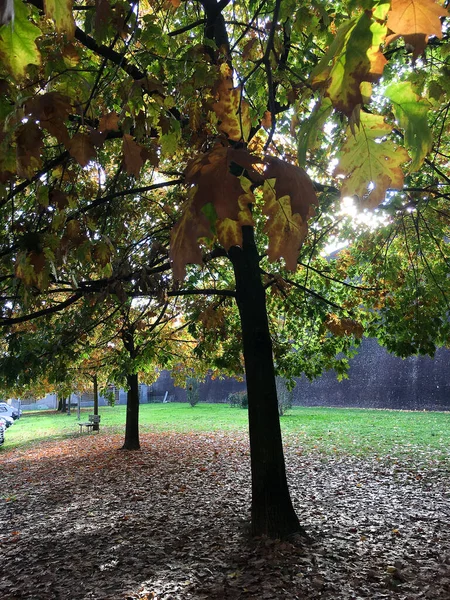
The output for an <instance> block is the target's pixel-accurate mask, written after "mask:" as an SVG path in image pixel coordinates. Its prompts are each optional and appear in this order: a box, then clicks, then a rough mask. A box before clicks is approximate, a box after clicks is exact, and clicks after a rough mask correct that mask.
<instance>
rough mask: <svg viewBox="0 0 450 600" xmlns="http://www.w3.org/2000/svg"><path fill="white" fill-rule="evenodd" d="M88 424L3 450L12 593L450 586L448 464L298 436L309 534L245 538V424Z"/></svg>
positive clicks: (353, 591) (367, 590)
mask: <svg viewBox="0 0 450 600" xmlns="http://www.w3.org/2000/svg"><path fill="white" fill-rule="evenodd" d="M121 442H122V438H121V436H107V435H104V434H103V433H101V434H100V435H94V434H84V435H80V436H78V437H74V438H72V439H68V440H64V441H62V442H61V441H58V442H53V441H51V442H47V443H41V444H40V445H39V446H36V447H35V448H31V449H30V448H28V449H26V450H11V451H9V452H8V451H5V450H6V449H4V450H3V452H2V454H1V460H2V463H3V464H2V470H1V497H0V560H1V564H2V580H1V582H0V597H2V599H3V600H16V599H24V598H26V599H27V600H47V599H49V600H53V599H55V600H56V599H63V598H71V599H72V600H75V599H86V600H88V599H108V600H116V599H117V600H125V599H129V600H137V599H140V600H149V599H154V600H169V599H171V600H178V599H199V600H202V599H204V600H207V599H216V598H217V599H227V600H240V599H249V598H250V599H253V598H255V599H258V600H272V599H273V600H275V599H277V600H279V599H295V598H298V599H300V598H301V599H306V600H310V599H319V598H320V599H329V600H341V599H342V600H344V599H345V600H350V599H360V598H370V599H371V600H381V599H384V598H396V599H397V600H413V599H416V598H417V599H419V598H420V599H429V600H440V599H442V600H444V599H448V598H449V597H450V536H449V533H450V532H449V523H450V508H449V500H450V486H449V485H448V483H449V473H448V471H445V470H443V469H442V467H440V466H439V463H435V464H430V465H428V468H424V467H423V466H420V467H419V466H417V468H415V467H414V465H413V464H412V463H411V461H409V462H404V463H402V462H399V461H398V460H394V459H392V460H391V459H388V458H385V459H383V460H377V459H376V457H374V458H373V459H370V460H369V459H364V460H363V459H357V458H352V457H348V456H342V455H341V456H339V455H336V456H332V457H330V456H324V455H321V454H320V453H317V454H311V453H308V454H304V453H303V452H302V449H301V447H300V446H299V445H298V442H296V441H295V438H290V439H289V440H288V447H287V449H286V464H287V470H288V477H289V482H290V485H291V492H292V497H293V501H294V504H295V507H296V510H297V512H298V514H299V516H300V520H301V522H302V524H304V525H305V527H306V529H307V531H308V533H309V534H310V535H311V537H312V538H313V543H312V544H311V545H309V546H305V545H295V544H291V543H289V542H280V541H271V540H266V539H253V540H252V539H250V537H249V508H250V491H249V480H250V473H249V448H248V442H247V439H246V436H244V435H243V434H220V433H214V434H184V435H182V434H174V433H167V434H146V435H143V436H142V438H141V443H142V447H143V449H142V451H141V452H125V451H120V450H118V449H117V448H119V447H120V445H121Z"/></svg>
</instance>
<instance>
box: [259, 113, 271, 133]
mask: <svg viewBox="0 0 450 600" xmlns="http://www.w3.org/2000/svg"><path fill="white" fill-rule="evenodd" d="M261 127H264V129H270V128H271V127H272V113H271V112H270V110H266V112H265V113H264V116H263V118H262V119H261Z"/></svg>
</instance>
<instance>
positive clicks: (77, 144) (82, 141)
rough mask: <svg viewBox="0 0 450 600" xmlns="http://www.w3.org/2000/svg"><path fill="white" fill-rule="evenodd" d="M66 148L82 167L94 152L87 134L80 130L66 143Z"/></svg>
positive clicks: (91, 157)
mask: <svg viewBox="0 0 450 600" xmlns="http://www.w3.org/2000/svg"><path fill="white" fill-rule="evenodd" d="M67 150H68V151H69V153H70V155H71V156H73V158H74V159H75V160H76V161H77V162H78V164H80V165H81V166H82V167H85V166H86V165H87V164H88V163H89V161H90V160H92V159H93V158H94V157H95V154H96V152H95V148H94V144H93V143H92V140H91V138H90V137H89V135H87V134H85V133H80V132H78V133H76V134H75V135H74V136H73V138H72V139H71V140H70V142H69V143H68V144H67Z"/></svg>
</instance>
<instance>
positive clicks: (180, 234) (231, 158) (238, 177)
mask: <svg viewBox="0 0 450 600" xmlns="http://www.w3.org/2000/svg"><path fill="white" fill-rule="evenodd" d="M258 162H260V161H259V159H258V158H256V157H254V156H252V155H251V154H250V153H249V152H247V151H246V150H235V149H233V148H230V147H225V146H222V145H220V144H218V145H217V146H216V147H215V148H213V150H211V151H210V152H207V153H206V154H202V155H200V156H199V157H197V158H196V159H194V160H192V161H191V162H190V163H189V164H188V166H187V167H186V171H185V181H186V184H187V185H188V186H191V188H190V190H189V200H188V202H187V203H186V208H185V212H183V216H182V217H181V219H180V220H179V221H178V223H177V224H176V225H175V227H174V228H173V230H172V236H171V237H172V243H171V259H172V261H173V270H174V276H175V277H176V278H177V279H182V278H183V277H184V275H185V267H186V264H191V263H192V264H202V254H201V251H200V247H199V240H200V239H201V238H208V239H212V238H213V237H214V236H217V239H218V241H219V242H220V243H221V244H222V245H223V247H224V248H225V249H227V250H228V249H229V248H230V247H231V246H234V245H240V244H241V243H242V229H241V228H242V226H243V225H252V224H253V219H252V215H251V212H250V209H249V204H252V203H253V202H254V196H253V192H252V191H251V185H252V182H251V181H250V180H249V179H248V178H247V177H244V176H243V175H242V172H243V170H246V171H249V172H250V173H252V174H253V176H254V178H255V179H257V178H261V175H260V174H259V173H258V171H257V170H256V169H255V164H256V163H258ZM233 171H236V174H235V173H233ZM218 182H220V184H218Z"/></svg>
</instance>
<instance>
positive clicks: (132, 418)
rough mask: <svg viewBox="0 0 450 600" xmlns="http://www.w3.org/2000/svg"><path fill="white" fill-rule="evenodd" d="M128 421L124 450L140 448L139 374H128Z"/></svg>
mask: <svg viewBox="0 0 450 600" xmlns="http://www.w3.org/2000/svg"><path fill="white" fill-rule="evenodd" d="M127 384H128V391H127V421H126V425H125V442H124V444H123V446H122V450H140V449H141V446H140V444H139V385H138V375H137V373H133V374H132V375H127Z"/></svg>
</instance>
